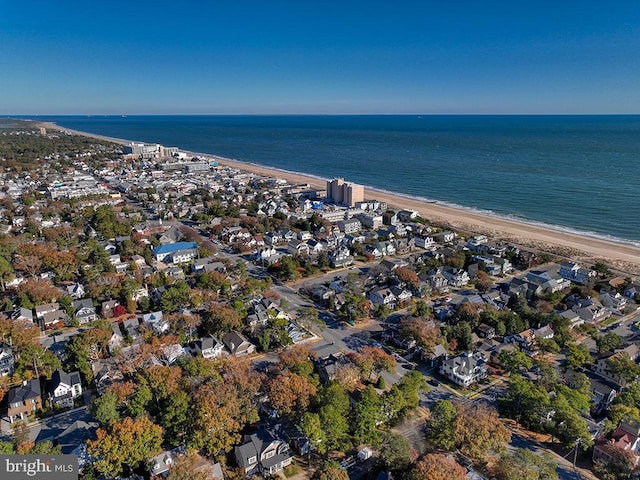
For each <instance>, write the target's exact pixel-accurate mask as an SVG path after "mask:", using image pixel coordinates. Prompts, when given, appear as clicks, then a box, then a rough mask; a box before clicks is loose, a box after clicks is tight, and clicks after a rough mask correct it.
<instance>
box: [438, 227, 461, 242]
mask: <svg viewBox="0 0 640 480" xmlns="http://www.w3.org/2000/svg"><path fill="white" fill-rule="evenodd" d="M456 236H457V235H456V234H455V233H454V232H452V231H450V230H444V231H442V232H440V233H436V234H434V235H433V239H434V240H435V241H436V242H438V243H451V242H453V241H454V240H455V239H456Z"/></svg>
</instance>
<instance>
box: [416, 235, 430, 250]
mask: <svg viewBox="0 0 640 480" xmlns="http://www.w3.org/2000/svg"><path fill="white" fill-rule="evenodd" d="M413 242H414V244H415V246H416V247H420V248H424V249H425V250H431V249H432V248H434V247H435V240H434V239H433V237H432V236H431V235H416V236H415V237H413Z"/></svg>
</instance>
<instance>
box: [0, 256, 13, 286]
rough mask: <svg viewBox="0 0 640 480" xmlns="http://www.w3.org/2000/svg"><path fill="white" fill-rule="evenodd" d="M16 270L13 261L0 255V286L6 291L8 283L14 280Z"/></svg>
mask: <svg viewBox="0 0 640 480" xmlns="http://www.w3.org/2000/svg"><path fill="white" fill-rule="evenodd" d="M14 276H15V272H14V270H13V267H12V266H11V263H10V262H9V261H8V260H7V259H6V258H4V257H0V287H1V288H2V291H3V292H4V291H5V290H6V289H7V283H8V282H10V281H11V280H13V278H14Z"/></svg>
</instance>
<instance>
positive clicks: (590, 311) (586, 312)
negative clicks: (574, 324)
mask: <svg viewBox="0 0 640 480" xmlns="http://www.w3.org/2000/svg"><path fill="white" fill-rule="evenodd" d="M572 310H573V311H575V312H576V313H577V314H578V316H580V318H581V319H582V321H584V322H585V323H598V322H601V321H603V320H605V319H607V318H609V317H610V316H611V311H610V310H608V309H606V308H605V307H603V306H602V304H601V303H600V302H599V301H598V300H596V299H594V298H586V299H580V301H579V302H578V303H576V304H575V305H574V306H573V307H572Z"/></svg>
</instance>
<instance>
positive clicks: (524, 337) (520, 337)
mask: <svg viewBox="0 0 640 480" xmlns="http://www.w3.org/2000/svg"><path fill="white" fill-rule="evenodd" d="M509 342H510V343H513V344H515V345H517V346H518V347H519V348H520V350H522V351H523V352H524V353H525V354H527V355H528V356H530V357H533V356H535V355H536V354H537V348H536V331H535V330H534V329H533V328H529V329H527V330H524V331H522V332H520V333H516V334H515V335H512V336H511V337H510V338H509Z"/></svg>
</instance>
